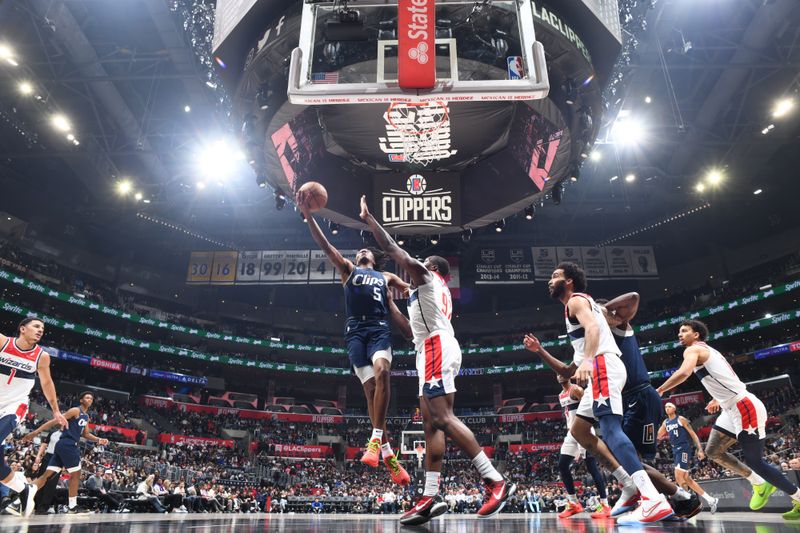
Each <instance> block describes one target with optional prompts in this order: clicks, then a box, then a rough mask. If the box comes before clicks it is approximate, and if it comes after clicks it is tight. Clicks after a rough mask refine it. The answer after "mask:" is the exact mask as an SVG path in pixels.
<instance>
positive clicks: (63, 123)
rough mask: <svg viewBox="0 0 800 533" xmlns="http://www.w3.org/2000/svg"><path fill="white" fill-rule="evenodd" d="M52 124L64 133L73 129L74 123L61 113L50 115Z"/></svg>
mask: <svg viewBox="0 0 800 533" xmlns="http://www.w3.org/2000/svg"><path fill="white" fill-rule="evenodd" d="M50 124H52V125H53V127H54V128H55V129H57V130H58V131H61V132H64V133H66V132H68V131H69V130H71V129H72V124H70V123H69V119H68V118H67V117H66V116H64V115H63V114H61V113H58V114H56V115H53V116H52V117H50Z"/></svg>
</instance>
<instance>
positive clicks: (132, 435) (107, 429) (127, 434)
mask: <svg viewBox="0 0 800 533" xmlns="http://www.w3.org/2000/svg"><path fill="white" fill-rule="evenodd" d="M89 429H90V430H94V432H95V433H96V432H98V431H102V432H104V433H117V434H119V435H121V436H122V437H123V438H124V439H125V441H127V442H130V443H135V442H136V436H137V435H139V434H140V433H144V434H145V435H146V433H145V432H144V431H142V430H139V429H130V428H121V427H118V426H106V425H103V424H91V423H90V424H89Z"/></svg>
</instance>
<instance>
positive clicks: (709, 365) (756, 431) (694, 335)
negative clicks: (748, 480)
mask: <svg viewBox="0 0 800 533" xmlns="http://www.w3.org/2000/svg"><path fill="white" fill-rule="evenodd" d="M707 338H708V327H707V326H706V325H705V324H703V323H702V322H700V321H699V320H684V321H683V322H681V325H680V329H679V330H678V340H679V341H680V343H681V344H682V345H683V346H685V347H686V349H685V350H684V351H683V363H681V366H680V368H678V370H676V371H675V373H674V374H672V375H671V376H670V377H669V378H668V379H667V380H666V381H665V382H664V383H663V384H662V385H661V386H660V387H659V388H658V393H659V394H660V395H662V396H663V395H664V393H666V392H669V391H671V390H672V389H674V388H675V387H677V386H678V385H680V384H681V383H683V382H684V381H686V380H687V379H688V377H689V376H691V375H692V373H693V372H694V374H695V375H696V376H697V377H698V379H700V382H701V383H702V384H703V387H705V389H706V390H707V391H708V393H709V394H710V395H711V396H712V398H714V400H716V402H717V404H718V406H719V407H720V408H722V410H723V412H724V413H725V414H726V415H727V416H728V417H729V420H730V421H731V422H732V425H733V431H732V433H733V434H734V435H736V440H738V441H739V444H740V445H741V447H742V457H743V458H744V463H745V464H746V465H747V466H749V467H750V468H752V469H753V471H754V472H756V473H757V474H758V475H759V476H761V477H762V478H763V479H765V480H766V481H767V482H768V483H769V484H771V485H773V486H774V487H777V488H779V489H781V490H782V491H783V492H785V493H786V494H787V495H789V496H790V497H791V498H792V500H793V503H794V506H793V507H792V510H791V511H789V512H786V513H784V514H783V517H784V518H785V519H786V520H800V489H798V488H797V486H796V485H795V484H794V483H792V482H790V481H789V480H788V479H787V478H786V477H785V476H784V475H783V474H782V473H781V471H780V470H778V469H777V468H775V467H774V466H772V465H771V464H769V463H768V462H767V461H766V460H765V459H764V447H765V445H766V437H767V431H766V426H767V409H766V408H765V407H764V404H763V403H761V400H759V399H758V398H757V397H756V396H755V395H754V394H752V393H751V392H749V391H748V390H747V386H746V385H745V384H744V383H743V382H742V380H740V379H739V376H737V375H736V372H734V370H733V368H731V365H730V364H729V363H728V361H726V360H725V357H724V356H723V355H722V354H721V353H719V352H718V351H717V350H715V349H714V348H712V347H711V346H709V345H708V344H706V343H705V341H706V339H707ZM713 408H714V406H712V410H713Z"/></svg>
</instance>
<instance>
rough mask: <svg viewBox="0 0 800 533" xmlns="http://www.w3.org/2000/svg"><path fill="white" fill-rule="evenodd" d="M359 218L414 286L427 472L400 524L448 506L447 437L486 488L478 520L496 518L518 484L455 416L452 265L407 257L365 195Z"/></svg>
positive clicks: (412, 310)
mask: <svg viewBox="0 0 800 533" xmlns="http://www.w3.org/2000/svg"><path fill="white" fill-rule="evenodd" d="M361 218H362V219H363V220H364V221H365V222H366V223H367V224H368V225H369V227H370V230H371V231H372V234H373V235H374V236H375V240H376V241H377V243H378V245H379V246H380V247H381V248H382V249H383V251H384V252H386V253H388V254H389V255H390V256H391V257H392V259H394V260H395V262H396V263H397V265H398V266H399V267H400V268H402V269H403V270H405V271H406V272H407V273H408V275H409V276H410V277H411V282H412V283H411V292H410V297H409V303H408V314H409V316H410V318H411V330H412V332H413V335H414V347H415V349H416V352H417V374H418V376H419V399H420V409H421V410H422V420H423V428H424V430H425V449H426V454H425V466H426V468H425V470H426V472H425V490H424V492H423V494H422V497H421V498H420V499H419V500H418V501H417V503H416V505H415V506H414V507H412V508H411V509H410V510H409V511H408V512H407V513H405V514H404V515H403V516H402V517H401V519H400V522H401V523H402V524H404V525H419V524H422V523H425V522H427V521H428V520H430V519H431V518H432V517H434V516H438V515H440V514H442V513H444V512H445V511H446V510H447V504H446V503H445V502H444V501H443V500H442V498H441V496H439V476H440V473H441V469H442V460H443V458H444V452H445V442H446V437H449V438H450V439H451V440H452V441H453V442H454V443H455V444H456V445H457V446H458V447H459V448H460V449H461V451H462V452H464V453H465V454H466V455H467V457H469V458H470V459H471V460H472V464H473V465H475V467H476V468H477V469H478V472H479V473H480V475H481V478H483V480H484V482H485V484H486V498H485V500H484V504H483V506H482V507H481V508H480V509H479V510H478V518H488V517H490V516H494V515H495V514H497V513H499V512H500V511H501V510H502V509H503V507H504V506H505V503H506V500H508V498H509V497H510V496H511V495H513V494H514V492H515V491H516V485H514V484H512V483H509V482H507V481H506V480H505V479H504V478H503V476H502V475H500V473H499V472H498V471H497V470H496V469H495V468H494V466H493V465H492V462H491V461H490V460H489V458H488V457H487V456H486V453H485V452H484V451H483V450H482V449H481V447H480V445H479V444H478V441H477V440H476V439H475V435H474V434H473V433H472V431H470V429H469V428H468V427H467V426H465V425H464V423H463V422H461V420H459V419H458V417H456V415H455V414H454V413H453V401H454V399H455V392H456V387H455V377H456V376H457V375H458V372H459V370H460V369H461V348H460V346H459V345H458V341H457V340H456V338H455V335H454V334H453V326H452V325H451V323H450V317H451V316H452V314H453V300H452V297H451V295H450V289H448V288H447V282H446V281H445V278H446V277H447V275H448V274H449V273H450V264H449V263H448V262H447V260H446V259H444V258H442V257H439V256H431V257H428V258H427V259H425V262H424V263H422V262H420V261H418V260H416V259H414V258H413V257H411V256H410V255H408V253H407V252H406V251H405V250H403V249H402V248H400V247H399V246H398V245H397V243H396V242H394V240H393V239H392V238H391V236H389V234H388V233H386V230H384V229H383V228H382V227H381V226H380V224H378V221H377V220H375V217H373V216H372V215H371V214H370V212H369V208H368V207H367V201H366V198H365V197H363V196H362V197H361Z"/></svg>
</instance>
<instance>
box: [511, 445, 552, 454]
mask: <svg viewBox="0 0 800 533" xmlns="http://www.w3.org/2000/svg"><path fill="white" fill-rule="evenodd" d="M560 449H561V443H560V442H547V443H540V444H509V445H508V451H509V452H510V453H520V452H555V451H558V450H560Z"/></svg>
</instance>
